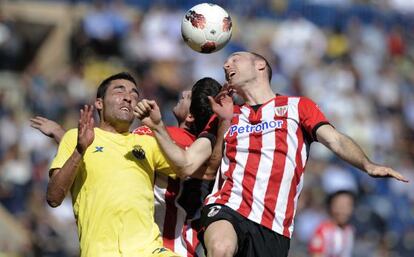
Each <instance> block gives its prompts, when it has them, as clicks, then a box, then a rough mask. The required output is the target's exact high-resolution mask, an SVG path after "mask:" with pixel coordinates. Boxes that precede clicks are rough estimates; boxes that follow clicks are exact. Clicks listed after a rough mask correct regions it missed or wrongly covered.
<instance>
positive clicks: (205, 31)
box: [181, 3, 232, 53]
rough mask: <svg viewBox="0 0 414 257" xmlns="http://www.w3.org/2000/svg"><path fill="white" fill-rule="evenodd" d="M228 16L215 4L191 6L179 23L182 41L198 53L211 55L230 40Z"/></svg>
mask: <svg viewBox="0 0 414 257" xmlns="http://www.w3.org/2000/svg"><path fill="white" fill-rule="evenodd" d="M231 31H232V23H231V18H230V16H229V14H228V13H227V12H226V10H224V9H223V8H221V7H220V6H218V5H216V4H210V3H203V4H198V5H196V6H193V7H192V8H191V9H190V10H188V12H187V13H186V14H185V15H184V18H183V20H182V22H181V34H182V36H183V39H184V41H185V42H186V43H187V45H188V46H190V47H191V48H192V49H193V50H195V51H197V52H200V53H213V52H216V51H218V50H220V49H221V48H223V47H224V46H225V45H226V44H227V42H229V40H230V38H231Z"/></svg>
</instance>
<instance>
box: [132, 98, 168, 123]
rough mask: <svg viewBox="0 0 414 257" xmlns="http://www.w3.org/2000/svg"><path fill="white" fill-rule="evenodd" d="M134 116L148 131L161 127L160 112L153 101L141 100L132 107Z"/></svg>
mask: <svg viewBox="0 0 414 257" xmlns="http://www.w3.org/2000/svg"><path fill="white" fill-rule="evenodd" d="M134 115H135V116H136V117H137V118H138V119H140V120H141V121H142V123H143V124H144V125H146V126H147V127H149V128H150V129H156V128H157V127H158V126H162V120H161V111H160V108H159V107H158V105H157V103H156V102H155V101H154V100H148V99H143V100H141V101H140V102H138V104H137V105H136V106H135V107H134Z"/></svg>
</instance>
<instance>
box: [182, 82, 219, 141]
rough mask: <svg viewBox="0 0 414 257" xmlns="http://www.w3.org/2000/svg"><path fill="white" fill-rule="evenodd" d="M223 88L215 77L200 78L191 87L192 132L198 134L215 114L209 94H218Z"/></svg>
mask: <svg viewBox="0 0 414 257" xmlns="http://www.w3.org/2000/svg"><path fill="white" fill-rule="evenodd" d="M220 90H221V85H220V83H218V82H217V81H216V80H215V79H212V78H209V77H206V78H202V79H200V80H198V81H197V82H196V83H195V84H194V86H193V88H192V89H191V104H190V113H191V114H192V115H193V117H194V126H193V128H192V130H193V131H192V132H193V133H194V134H195V135H198V134H199V133H200V132H201V131H203V129H204V128H205V126H206V125H207V122H208V121H209V120H210V117H211V115H213V110H212V109H211V106H210V102H209V100H208V98H207V96H213V97H214V96H216V95H217V94H218V93H219V92H220Z"/></svg>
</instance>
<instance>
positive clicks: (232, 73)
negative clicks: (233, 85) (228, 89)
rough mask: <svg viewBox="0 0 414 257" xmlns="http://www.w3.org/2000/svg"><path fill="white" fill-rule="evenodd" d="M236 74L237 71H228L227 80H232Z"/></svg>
mask: <svg viewBox="0 0 414 257" xmlns="http://www.w3.org/2000/svg"><path fill="white" fill-rule="evenodd" d="M234 75H236V72H235V71H229V72H228V73H227V80H230V79H231V78H232V77H233V76H234Z"/></svg>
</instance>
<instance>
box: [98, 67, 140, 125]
mask: <svg viewBox="0 0 414 257" xmlns="http://www.w3.org/2000/svg"><path fill="white" fill-rule="evenodd" d="M138 99H139V92H138V87H137V83H136V81H135V79H134V78H133V77H132V76H131V75H130V74H129V73H127V72H121V73H117V74H114V75H112V76H110V77H108V78H106V79H104V80H103V81H102V82H101V84H100V85H99V87H98V91H97V94H96V101H95V108H96V110H97V111H98V114H99V117H100V118H101V122H106V123H108V124H111V125H117V124H123V125H125V126H127V125H128V128H129V125H130V124H131V123H132V121H133V120H134V114H133V112H132V109H133V107H134V106H135V105H136V104H137V103H138Z"/></svg>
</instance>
